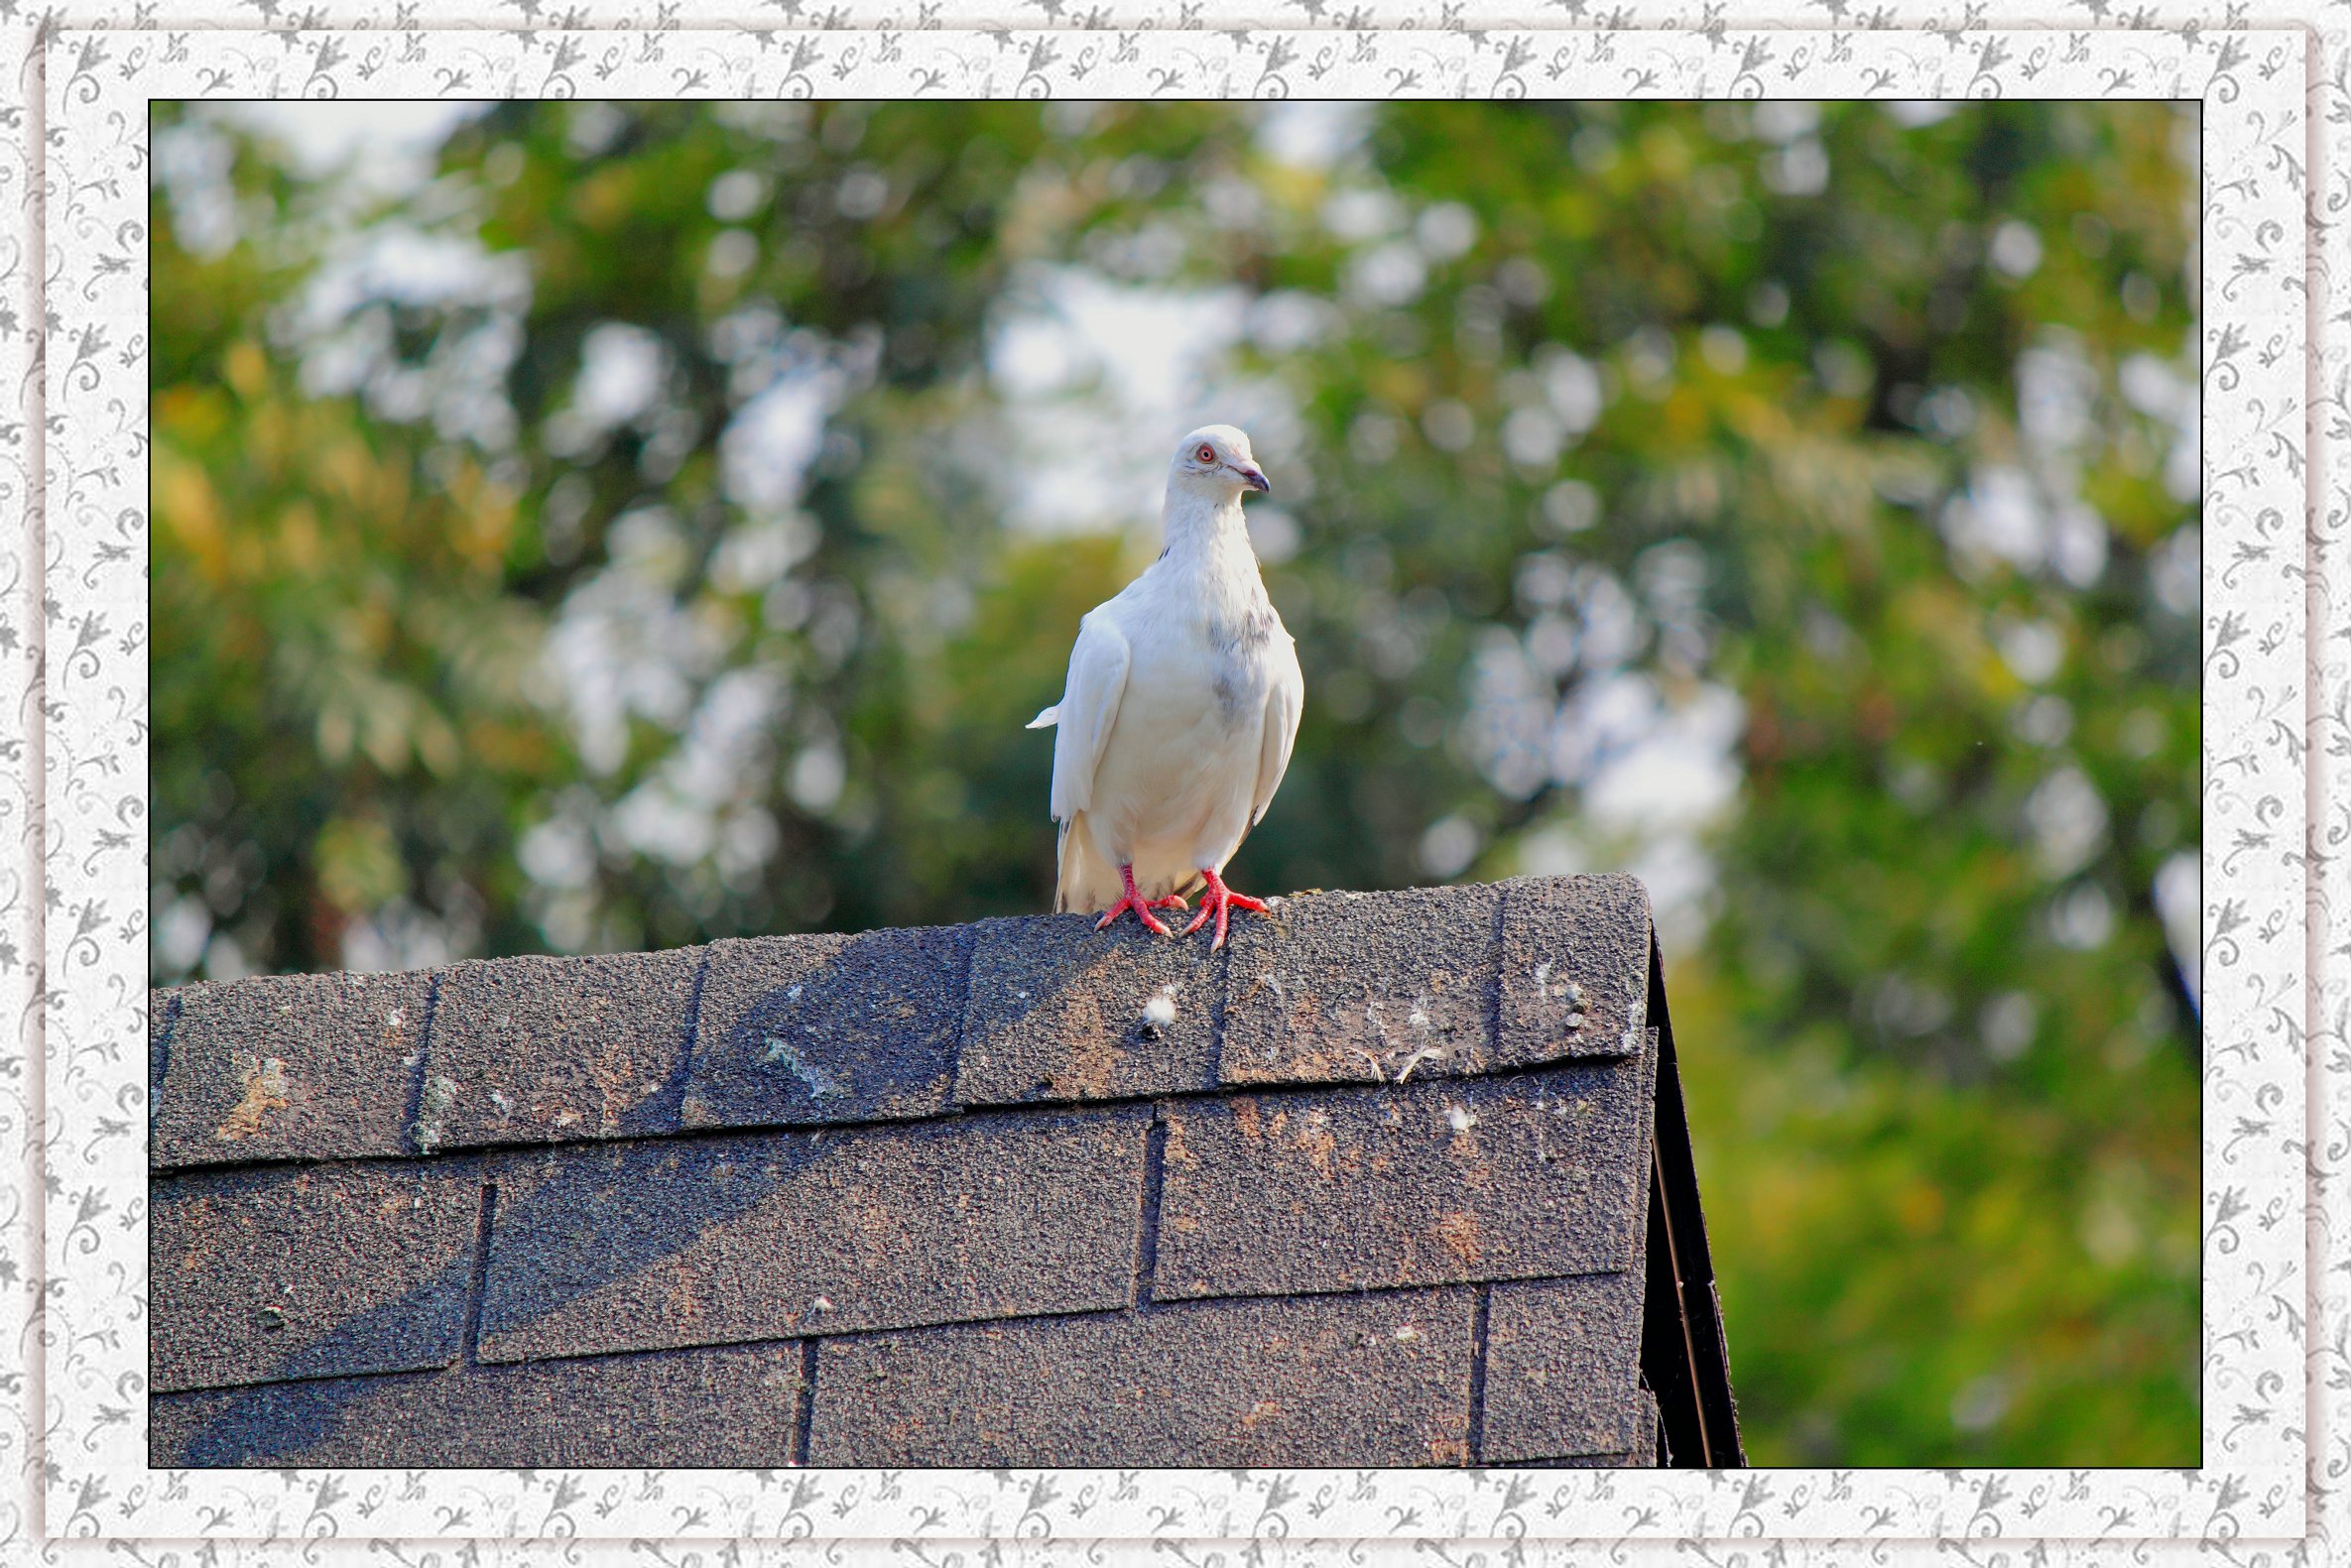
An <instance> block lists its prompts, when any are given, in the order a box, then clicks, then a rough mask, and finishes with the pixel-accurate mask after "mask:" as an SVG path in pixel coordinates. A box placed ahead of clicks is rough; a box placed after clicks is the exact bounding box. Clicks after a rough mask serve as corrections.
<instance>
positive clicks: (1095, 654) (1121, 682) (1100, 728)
mask: <svg viewBox="0 0 2351 1568" xmlns="http://www.w3.org/2000/svg"><path fill="white" fill-rule="evenodd" d="M1131 657H1132V656H1131V654H1130V653H1129V651H1128V648H1127V639H1126V634H1125V633H1123V632H1121V631H1120V630H1119V629H1118V627H1117V626H1116V625H1114V624H1113V623H1112V622H1111V619H1110V617H1108V616H1106V615H1104V614H1103V613H1102V612H1101V611H1100V610H1091V611H1088V612H1087V614H1086V617H1085V619H1084V620H1082V621H1080V622H1078V623H1077V646H1076V647H1075V648H1072V649H1071V650H1070V651H1069V683H1068V684H1067V685H1066V686H1065V687H1064V688H1063V689H1062V692H1061V700H1060V701H1059V702H1058V703H1056V704H1055V705H1054V707H1053V709H1052V713H1053V792H1052V813H1053V820H1054V821H1056V822H1066V821H1068V820H1069V817H1070V814H1071V813H1072V812H1076V811H1083V810H1085V809H1087V808H1088V807H1090V806H1091V805H1092V804H1093V803H1094V773H1095V770H1097V769H1098V768H1100V767H1101V766H1102V751H1103V748H1104V747H1106V746H1108V745H1109V744H1110V731H1111V727H1112V726H1113V725H1115V724H1116V723H1117V722H1118V703H1119V698H1120V697H1122V696H1124V695H1125V694H1126V689H1127V664H1128V663H1129V662H1130V659H1131ZM1038 717H1039V718H1041V719H1042V718H1043V717H1044V715H1043V714H1040V715H1038Z"/></svg>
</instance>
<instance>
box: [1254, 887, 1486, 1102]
mask: <svg viewBox="0 0 2351 1568" xmlns="http://www.w3.org/2000/svg"><path fill="white" fill-rule="evenodd" d="M1496 907H1497V905H1496V894H1495V892H1494V890H1493V889H1492V888H1488V887H1475V888H1414V889H1409V890H1407V891H1405V892H1402V893H1385V894H1380V895H1377V896H1371V895H1365V894H1357V893H1321V894H1309V895H1305V896H1303V897H1299V898H1291V899H1283V900H1281V901H1279V902H1278V903H1276V904H1275V905H1274V907H1273V910H1272V911H1271V912H1270V913H1269V914H1264V915H1254V916H1251V917H1249V918H1246V919H1242V920H1239V921H1236V922H1235V924H1234V927H1233V936H1232V939H1231V951H1232V964H1231V969H1230V971H1229V973H1228V974H1227V977H1226V981H1225V1004H1224V1047H1223V1050H1222V1053H1221V1056H1220V1061H1219V1066H1220V1073H1221V1077H1222V1080H1223V1081H1224V1082H1225V1083H1228V1084H1285V1083H1380V1082H1384V1081H1391V1080H1395V1079H1399V1078H1402V1077H1404V1076H1406V1075H1407V1074H1409V1075H1411V1076H1412V1077H1414V1078H1435V1077H1445V1076H1456V1075H1460V1074H1466V1073H1475V1072H1482V1071H1485V1070H1486V1069H1487V1067H1488V1066H1489V1065H1490V1062H1491V1058H1492V1055H1493V1050H1492V1046H1493V1030H1492V1025H1493V1016H1494V1006H1493V990H1494V920H1495V912H1496Z"/></svg>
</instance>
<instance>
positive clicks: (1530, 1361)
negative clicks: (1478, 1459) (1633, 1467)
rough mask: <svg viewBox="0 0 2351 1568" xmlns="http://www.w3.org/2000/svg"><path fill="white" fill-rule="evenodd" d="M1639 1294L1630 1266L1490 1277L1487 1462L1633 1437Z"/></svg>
mask: <svg viewBox="0 0 2351 1568" xmlns="http://www.w3.org/2000/svg"><path fill="white" fill-rule="evenodd" d="M1641 1295H1642V1275H1641V1272H1640V1270H1639V1269H1636V1268H1627V1269H1625V1270H1624V1271H1623V1272H1621V1273H1607V1274H1586V1275H1583V1276H1582V1277H1580V1278H1572V1279H1544V1280H1537V1281H1534V1282H1531V1283H1525V1284H1497V1285H1495V1286H1494V1287H1493V1293H1492V1296H1491V1298H1490V1300H1489V1304H1488V1307H1487V1317H1486V1406H1485V1408H1486V1418H1485V1433H1484V1441H1483V1443H1482V1445H1481V1453H1482V1455H1483V1457H1484V1459H1485V1461H1486V1462H1487V1463H1488V1464H1504V1463H1508V1462H1509V1461H1511V1460H1518V1459H1529V1460H1532V1459H1543V1458H1558V1457H1567V1456H1575V1455H1583V1454H1623V1453H1628V1452H1630V1451H1631V1450H1632V1449H1633V1448H1634V1447H1635V1446H1636V1439H1637V1438H1638V1436H1639V1431H1640V1427H1639V1421H1638V1416H1639V1412H1640V1401H1639V1400H1638V1398H1637V1397H1636V1393H1637V1391H1638V1389H1639V1387H1640V1383H1641ZM1651 1424H1652V1425H1653V1426H1654V1425H1655V1422H1654V1421H1652V1423H1651Z"/></svg>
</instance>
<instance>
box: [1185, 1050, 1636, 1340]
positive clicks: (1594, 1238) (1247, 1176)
mask: <svg viewBox="0 0 2351 1568" xmlns="http://www.w3.org/2000/svg"><path fill="white" fill-rule="evenodd" d="M1645 1105H1646V1100H1645V1096H1644V1094H1643V1077H1642V1075H1641V1074H1640V1073H1639V1072H1638V1071H1635V1070H1631V1069H1630V1068H1629V1066H1619V1065H1615V1064H1600V1063H1580V1064H1574V1065H1567V1066H1561V1067H1553V1068H1547V1069H1545V1070H1543V1071H1540V1072H1534V1073H1527V1074H1522V1075H1519V1076H1516V1077H1510V1078H1487V1079H1476V1080H1467V1081H1459V1082H1446V1081H1441V1080H1440V1081H1438V1082H1434V1083H1425V1084H1423V1083H1411V1084H1406V1085H1402V1086H1396V1085H1390V1086H1388V1087H1386V1088H1379V1089H1368V1090H1355V1091H1348V1092H1332V1093H1324V1094H1285V1095H1267V1096H1238V1097H1235V1098H1231V1099H1218V1100H1186V1101H1176V1102H1173V1103H1172V1104H1171V1105H1170V1106H1169V1107H1168V1109H1167V1112H1166V1118H1167V1122H1168V1137H1167V1150H1166V1177H1165V1183H1164V1189H1163V1195H1162V1198H1161V1202H1160V1227H1159V1249H1158V1265H1157V1269H1158V1271H1157V1280H1156V1285H1155V1289H1156V1293H1157V1294H1158V1295H1159V1297H1160V1298H1161V1299H1170V1298H1174V1297H1189V1296H1210V1295H1240V1294H1248V1295H1257V1294H1272V1293H1276V1292H1286V1291H1318V1290H1357V1289H1365V1288H1373V1287H1381V1286H1391V1285H1414V1284H1442V1283H1447V1282H1450V1281H1453V1280H1465V1279H1513V1278H1525V1277H1528V1276H1534V1275H1545V1274H1560V1273H1573V1272H1586V1271H1590V1270H1595V1269H1602V1268H1621V1267H1624V1266H1627V1265H1628V1264H1629V1263H1630V1262H1631V1261H1632V1259H1633V1256H1634V1252H1633V1248H1634V1231H1633V1224H1634V1214H1635V1212H1636V1211H1637V1209H1638V1208H1639V1203H1640V1199H1641V1197H1642V1194H1643V1193H1644V1191H1645V1190H1646V1188H1645V1183H1646V1179H1647V1176H1648V1169H1647V1167H1646V1165H1645V1164H1643V1163H1641V1162H1640V1161H1639V1159H1638V1158H1637V1156H1636V1150H1637V1148H1638V1147H1639V1146H1640V1138H1639V1136H1638V1132H1637V1129H1638V1126H1639V1118H1640V1116H1641V1114H1642V1112H1643V1110H1644V1108H1645Z"/></svg>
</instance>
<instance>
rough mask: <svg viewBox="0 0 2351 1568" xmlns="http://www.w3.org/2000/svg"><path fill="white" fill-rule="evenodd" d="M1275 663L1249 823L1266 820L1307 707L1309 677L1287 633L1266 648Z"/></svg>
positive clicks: (1258, 752) (1254, 824)
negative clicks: (1299, 722) (1302, 667)
mask: <svg viewBox="0 0 2351 1568" xmlns="http://www.w3.org/2000/svg"><path fill="white" fill-rule="evenodd" d="M1266 653H1267V657H1268V658H1269V659H1270V660H1272V661H1273V663H1274V683H1273V688H1272V689H1271V690H1270V691H1268V692H1267V693H1266V719H1265V734H1264V737H1263V738H1262V739H1261V740H1260V741H1259V742H1258V750H1257V787H1256V790H1255V792H1254V793H1253V794H1252V795H1251V796H1250V802H1249V825H1250V826H1251V827H1255V826H1256V825H1257V824H1258V823H1259V822H1262V821H1263V820H1265V814H1266V807H1268V806H1270V805H1272V804H1273V803H1274V791H1275V790H1277V789H1279V788H1281V787H1282V776H1283V775H1284V774H1286V773H1288V772H1289V771H1290V753H1291V749H1292V748H1293V747H1295V746H1296V745H1297V744H1298V721H1299V714H1300V713H1302V712H1303V711H1304V710H1305V705H1306V677H1305V675H1304V674H1303V673H1301V672H1300V671H1299V667H1298V644H1297V643H1295V642H1293V641H1292V640H1291V639H1290V637H1289V636H1288V634H1284V635H1282V636H1281V637H1279V638H1278V639H1277V640H1276V641H1275V643H1274V645H1273V646H1272V647H1271V648H1269V649H1268V650H1267V651H1266Z"/></svg>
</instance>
